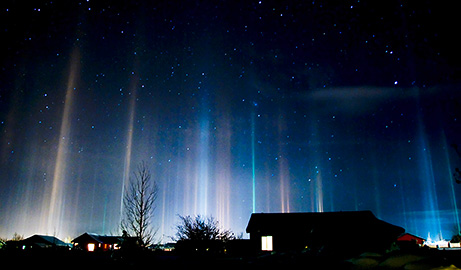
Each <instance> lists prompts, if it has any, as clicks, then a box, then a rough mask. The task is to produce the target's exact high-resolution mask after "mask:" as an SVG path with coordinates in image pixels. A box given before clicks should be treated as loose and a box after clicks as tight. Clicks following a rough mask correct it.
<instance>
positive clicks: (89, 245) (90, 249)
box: [88, 243, 94, 251]
mask: <svg viewBox="0 0 461 270" xmlns="http://www.w3.org/2000/svg"><path fill="white" fill-rule="evenodd" d="M88 251H94V244H92V243H91V244H88Z"/></svg>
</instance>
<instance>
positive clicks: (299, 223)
mask: <svg viewBox="0 0 461 270" xmlns="http://www.w3.org/2000/svg"><path fill="white" fill-rule="evenodd" d="M330 219H335V221H337V220H338V219H339V220H341V221H344V222H348V223H350V222H354V221H355V220H356V219H362V220H364V221H366V222H367V223H369V222H373V223H375V224H377V225H380V226H388V227H389V228H392V227H393V228H395V229H396V230H401V231H403V232H404V231H405V230H404V229H403V228H401V227H399V226H395V225H392V224H390V223H387V222H385V221H383V220H380V219H378V218H376V216H375V215H374V214H373V213H372V212H371V211H368V210H366V211H339V212H292V213H253V214H251V217H250V220H249V222H248V226H247V228H246V232H247V233H251V232H256V231H259V230H260V229H263V228H264V230H296V229H300V228H302V227H304V226H305V225H306V224H313V223H315V224H319V223H322V222H323V223H325V222H328V221H329V220H330Z"/></svg>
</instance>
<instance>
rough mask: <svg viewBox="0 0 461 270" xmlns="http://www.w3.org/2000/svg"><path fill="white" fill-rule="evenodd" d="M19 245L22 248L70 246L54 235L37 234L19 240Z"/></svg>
mask: <svg viewBox="0 0 461 270" xmlns="http://www.w3.org/2000/svg"><path fill="white" fill-rule="evenodd" d="M17 246H18V247H19V248H21V249H37V248H68V247H69V244H67V243H64V242H63V241H61V240H59V239H58V238H56V237H54V236H49V235H39V234H35V235H32V236H31V237H29V238H26V239H24V240H21V241H18V243H17Z"/></svg>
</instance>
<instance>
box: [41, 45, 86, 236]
mask: <svg viewBox="0 0 461 270" xmlns="http://www.w3.org/2000/svg"><path fill="white" fill-rule="evenodd" d="M79 63H80V54H79V51H78V50H77V49H74V51H73V52H72V56H71V64H70V73H69V78H68V81H67V89H66V97H65V101H64V111H63V114H62V120H61V128H60V131H59V138H58V139H59V143H58V152H57V156H56V161H55V166H54V173H53V180H52V183H53V184H52V188H51V194H50V199H49V204H48V215H47V217H46V225H45V228H46V233H53V234H56V233H58V234H62V233H63V232H62V226H63V224H62V221H63V218H64V216H63V215H64V209H63V206H64V202H63V199H64V192H65V181H66V179H65V176H66V163H67V158H68V156H67V152H68V149H69V144H70V131H71V113H72V108H73V101H74V92H75V85H76V80H77V76H78V71H79Z"/></svg>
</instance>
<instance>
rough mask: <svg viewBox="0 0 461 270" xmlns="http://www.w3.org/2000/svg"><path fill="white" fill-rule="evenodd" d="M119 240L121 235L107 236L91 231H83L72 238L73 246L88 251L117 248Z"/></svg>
mask: <svg viewBox="0 0 461 270" xmlns="http://www.w3.org/2000/svg"><path fill="white" fill-rule="evenodd" d="M121 242H122V237H121V236H107V235H98V234H93V233H84V234H82V235H80V236H79V237H77V238H75V239H74V240H72V243H73V244H74V247H75V248H78V249H83V250H86V251H90V252H91V251H107V250H114V249H118V248H119V245H120V243H121Z"/></svg>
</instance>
